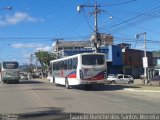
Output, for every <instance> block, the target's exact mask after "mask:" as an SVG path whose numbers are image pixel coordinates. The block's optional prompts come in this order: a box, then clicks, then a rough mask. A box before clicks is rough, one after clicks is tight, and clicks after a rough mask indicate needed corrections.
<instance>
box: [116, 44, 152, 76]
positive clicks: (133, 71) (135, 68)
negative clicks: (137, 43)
mask: <svg viewBox="0 0 160 120" xmlns="http://www.w3.org/2000/svg"><path fill="white" fill-rule="evenodd" d="M118 45H119V46H121V48H122V58H123V73H124V74H129V75H132V76H133V77H135V78H137V77H139V76H140V75H142V74H144V68H143V57H144V51H142V50H137V49H131V45H130V44H125V43H122V44H118ZM125 45H126V47H125ZM147 58H148V69H147V70H148V72H149V70H150V68H152V67H153V62H152V61H153V55H152V52H149V51H147ZM148 74H149V73H148Z"/></svg>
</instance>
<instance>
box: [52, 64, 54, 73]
mask: <svg viewBox="0 0 160 120" xmlns="http://www.w3.org/2000/svg"><path fill="white" fill-rule="evenodd" d="M52 66H53V67H52V70H53V71H54V70H55V63H53V65H52Z"/></svg>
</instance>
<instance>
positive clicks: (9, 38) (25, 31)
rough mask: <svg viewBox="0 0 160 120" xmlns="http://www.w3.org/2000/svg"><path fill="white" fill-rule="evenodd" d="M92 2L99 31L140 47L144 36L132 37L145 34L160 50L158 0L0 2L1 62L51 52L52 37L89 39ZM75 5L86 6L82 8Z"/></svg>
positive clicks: (23, 60) (150, 46)
mask: <svg viewBox="0 0 160 120" xmlns="http://www.w3.org/2000/svg"><path fill="white" fill-rule="evenodd" d="M95 2H97V4H98V6H99V7H98V8H99V9H100V10H101V12H100V13H99V14H98V30H99V32H100V33H106V34H111V35H112V36H113V37H114V43H115V44H118V43H122V42H125V43H129V44H131V45H132V48H133V49H134V48H135V49H140V50H143V49H144V35H143V34H142V35H141V36H140V37H139V39H136V37H135V36H136V35H137V34H141V33H144V32H146V33H147V34H146V38H147V50H148V51H153V50H160V45H159V44H160V27H159V26H160V1H159V0H0V61H3V60H15V61H18V62H20V64H28V63H29V58H30V56H31V54H34V53H35V52H36V51H38V50H46V51H51V47H52V43H53V42H54V40H55V39H63V40H64V41H65V40H73V41H74V40H84V41H87V40H89V39H90V36H91V35H92V34H93V32H94V16H93V14H92V13H93V10H94V8H93V7H89V6H93V5H94V4H95ZM79 5H84V6H85V7H83V8H81V11H80V12H78V11H77V6H79ZM8 6H10V7H12V9H11V10H7V9H5V8H6V7H8ZM87 6H88V7H87Z"/></svg>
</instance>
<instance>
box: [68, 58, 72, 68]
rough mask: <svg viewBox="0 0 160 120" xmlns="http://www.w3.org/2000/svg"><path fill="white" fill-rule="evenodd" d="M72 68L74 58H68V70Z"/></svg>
mask: <svg viewBox="0 0 160 120" xmlns="http://www.w3.org/2000/svg"><path fill="white" fill-rule="evenodd" d="M71 69H72V59H68V70H71Z"/></svg>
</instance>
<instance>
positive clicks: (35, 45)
mask: <svg viewBox="0 0 160 120" xmlns="http://www.w3.org/2000/svg"><path fill="white" fill-rule="evenodd" d="M43 46H44V45H43V44H37V43H28V44H24V43H14V44H11V47H13V48H39V47H43Z"/></svg>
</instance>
